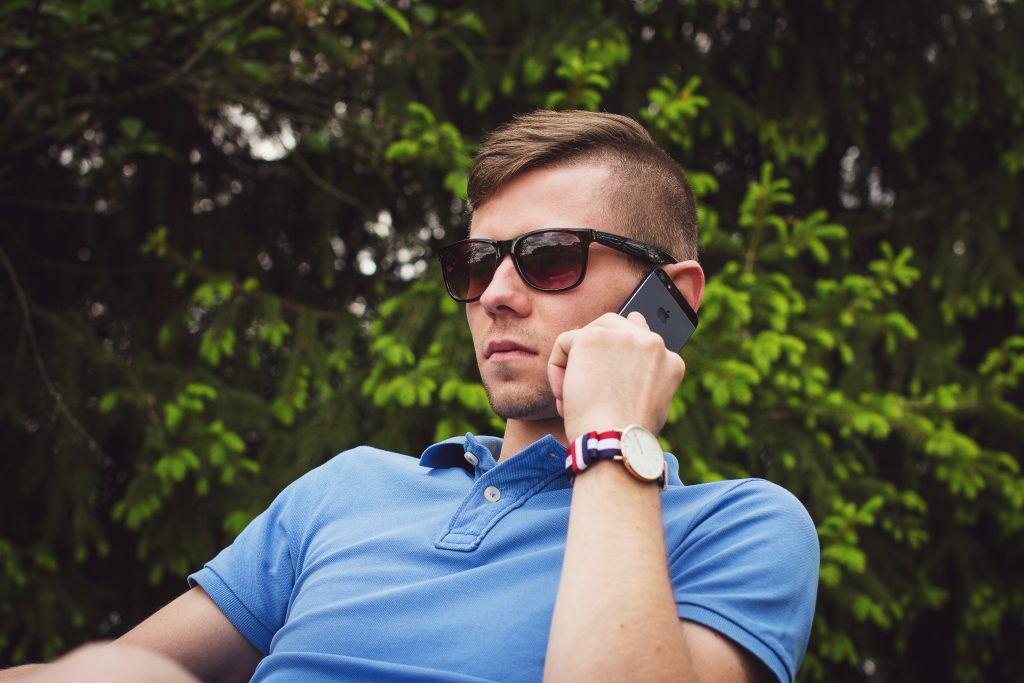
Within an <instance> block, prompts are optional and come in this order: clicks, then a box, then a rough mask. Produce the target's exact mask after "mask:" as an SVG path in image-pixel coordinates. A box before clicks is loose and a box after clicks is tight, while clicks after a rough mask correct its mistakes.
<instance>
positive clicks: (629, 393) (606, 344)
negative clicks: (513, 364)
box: [548, 312, 686, 440]
mask: <svg viewBox="0 0 1024 683" xmlns="http://www.w3.org/2000/svg"><path fill="white" fill-rule="evenodd" d="M685 371H686V365H685V363H684V362H683V359H682V358H681V357H680V356H679V354H677V353H673V352H671V351H669V350H668V349H667V348H665V343H664V341H662V338H661V337H660V336H659V335H658V334H656V333H654V332H651V330H650V328H649V327H648V326H647V322H646V321H645V320H644V317H643V316H642V315H641V314H640V313H636V312H634V313H630V314H629V317H628V318H623V317H622V316H620V315H617V314H615V313H606V314H604V315H602V316H601V317H600V318H598V319H597V320H595V321H593V322H592V323H590V324H589V325H586V326H585V327H581V328H580V329H577V330H571V331H569V332H563V333H562V334H560V335H558V338H557V339H556V340H555V345H554V348H552V349H551V357H550V358H549V360H548V381H550V382H551V390H552V392H553V393H554V396H555V401H556V406H557V408H558V413H559V415H561V416H562V419H563V420H564V422H565V435H566V437H567V438H568V439H569V440H572V439H574V438H576V437H577V436H579V435H580V434H582V433H584V432H587V431H591V430H595V429H615V428H619V429H621V428H622V427H625V426H627V425H630V424H639V425H642V426H644V427H646V428H647V429H649V430H650V431H651V432H653V433H655V434H657V433H658V432H659V431H660V430H661V428H662V427H663V426H664V424H665V420H666V419H667V418H668V410H669V406H670V405H671V403H672V396H673V395H674V394H675V392H676V389H677V388H678V387H679V383H680V382H682V380H683V374H684V373H685Z"/></svg>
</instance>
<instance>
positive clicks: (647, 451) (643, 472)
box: [622, 425, 665, 481]
mask: <svg viewBox="0 0 1024 683" xmlns="http://www.w3.org/2000/svg"><path fill="white" fill-rule="evenodd" d="M622 456H623V459H624V460H625V461H626V465H627V466H628V467H629V469H630V470H632V471H633V473H634V474H636V476H638V477H640V478H641V479H646V480H648V481H656V480H657V479H658V477H660V476H661V475H662V473H663V472H664V471H665V464H664V463H665V454H664V453H663V452H662V450H661V444H659V443H658V438H657V437H656V436H654V434H651V433H650V432H649V431H647V430H646V429H644V428H643V427H640V426H637V425H631V426H629V427H626V429H625V430H624V431H623V432H622Z"/></svg>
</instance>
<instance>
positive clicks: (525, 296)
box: [480, 255, 530, 316]
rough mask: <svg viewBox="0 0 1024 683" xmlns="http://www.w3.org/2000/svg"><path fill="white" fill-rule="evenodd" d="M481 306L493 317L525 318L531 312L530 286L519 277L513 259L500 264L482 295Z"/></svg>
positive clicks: (505, 259) (504, 260)
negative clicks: (509, 315)
mask: <svg viewBox="0 0 1024 683" xmlns="http://www.w3.org/2000/svg"><path fill="white" fill-rule="evenodd" d="M480 304H481V305H482V306H483V307H484V310H486V311H487V313H488V314H489V315H491V316H497V315H501V314H503V313H504V314H508V313H512V314H514V315H518V316H523V315H527V314H529V311H530V286H529V285H527V284H526V283H525V282H523V279H522V278H521V277H519V272H518V271H517V270H516V266H515V264H514V263H513V262H512V257H511V256H510V255H506V256H505V257H504V258H503V259H501V261H500V262H499V263H498V268H497V269H496V270H495V271H494V276H493V277H492V278H491V281H490V282H489V283H488V285H487V287H486V288H485V289H484V291H483V294H481V295H480Z"/></svg>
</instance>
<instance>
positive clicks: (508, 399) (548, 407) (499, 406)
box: [484, 382, 558, 420]
mask: <svg viewBox="0 0 1024 683" xmlns="http://www.w3.org/2000/svg"><path fill="white" fill-rule="evenodd" d="M484 389H485V390H486V391H487V400H488V401H489V402H490V404H491V409H492V410H494V412H495V413H497V415H498V416H499V417H501V418H503V419H505V420H547V419H551V418H553V417H557V416H558V410H557V409H556V408H555V397H554V395H552V393H551V389H550V388H549V387H546V386H545V387H544V388H543V389H541V388H539V387H530V388H518V387H503V388H502V390H498V391H495V390H493V389H492V387H491V386H489V384H488V383H487V382H484Z"/></svg>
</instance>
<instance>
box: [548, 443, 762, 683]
mask: <svg viewBox="0 0 1024 683" xmlns="http://www.w3.org/2000/svg"><path fill="white" fill-rule="evenodd" d="M572 495H573V501H572V508H571V512H570V517H569V535H568V539H567V542H566V547H565V559H564V561H563V565H562V579H561V582H560V584H559V588H558V599H557V601H556V603H555V614H554V617H553V619H552V623H551V635H550V640H549V642H548V651H547V660H546V663H545V670H544V677H545V679H546V680H548V681H559V680H566V681H573V680H590V681H601V680H643V681H661V680H673V681H696V680H700V681H702V682H705V683H706V682H712V681H736V682H740V681H742V682H749V683H753V682H754V681H768V680H771V675H770V674H769V673H768V672H767V670H766V668H765V667H764V665H763V664H761V662H760V660H758V659H757V658H756V657H754V656H753V655H751V654H750V653H749V652H747V651H746V650H744V649H743V648H741V647H739V646H738V645H736V644H734V643H733V642H732V641H730V640H729V639H728V638H726V637H724V636H722V635H720V634H719V633H717V632H716V631H713V630H711V629H709V628H707V627H705V626H702V625H700V624H697V623H695V622H691V621H680V620H679V617H678V616H677V613H676V603H675V598H674V597H673V594H672V585H671V582H670V580H669V575H668V564H667V561H666V553H665V541H664V533H663V531H662V525H661V508H660V495H661V491H660V490H659V488H658V486H656V485H652V484H646V483H643V482H640V481H637V480H636V479H634V478H633V477H632V476H630V474H629V473H628V472H626V470H625V468H624V467H622V466H621V465H619V464H618V463H613V462H607V461H605V462H598V463H595V464H594V465H591V467H590V468H588V469H587V472H586V473H585V474H583V475H580V476H579V477H577V479H576V484H575V486H574V488H573V494H572Z"/></svg>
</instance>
